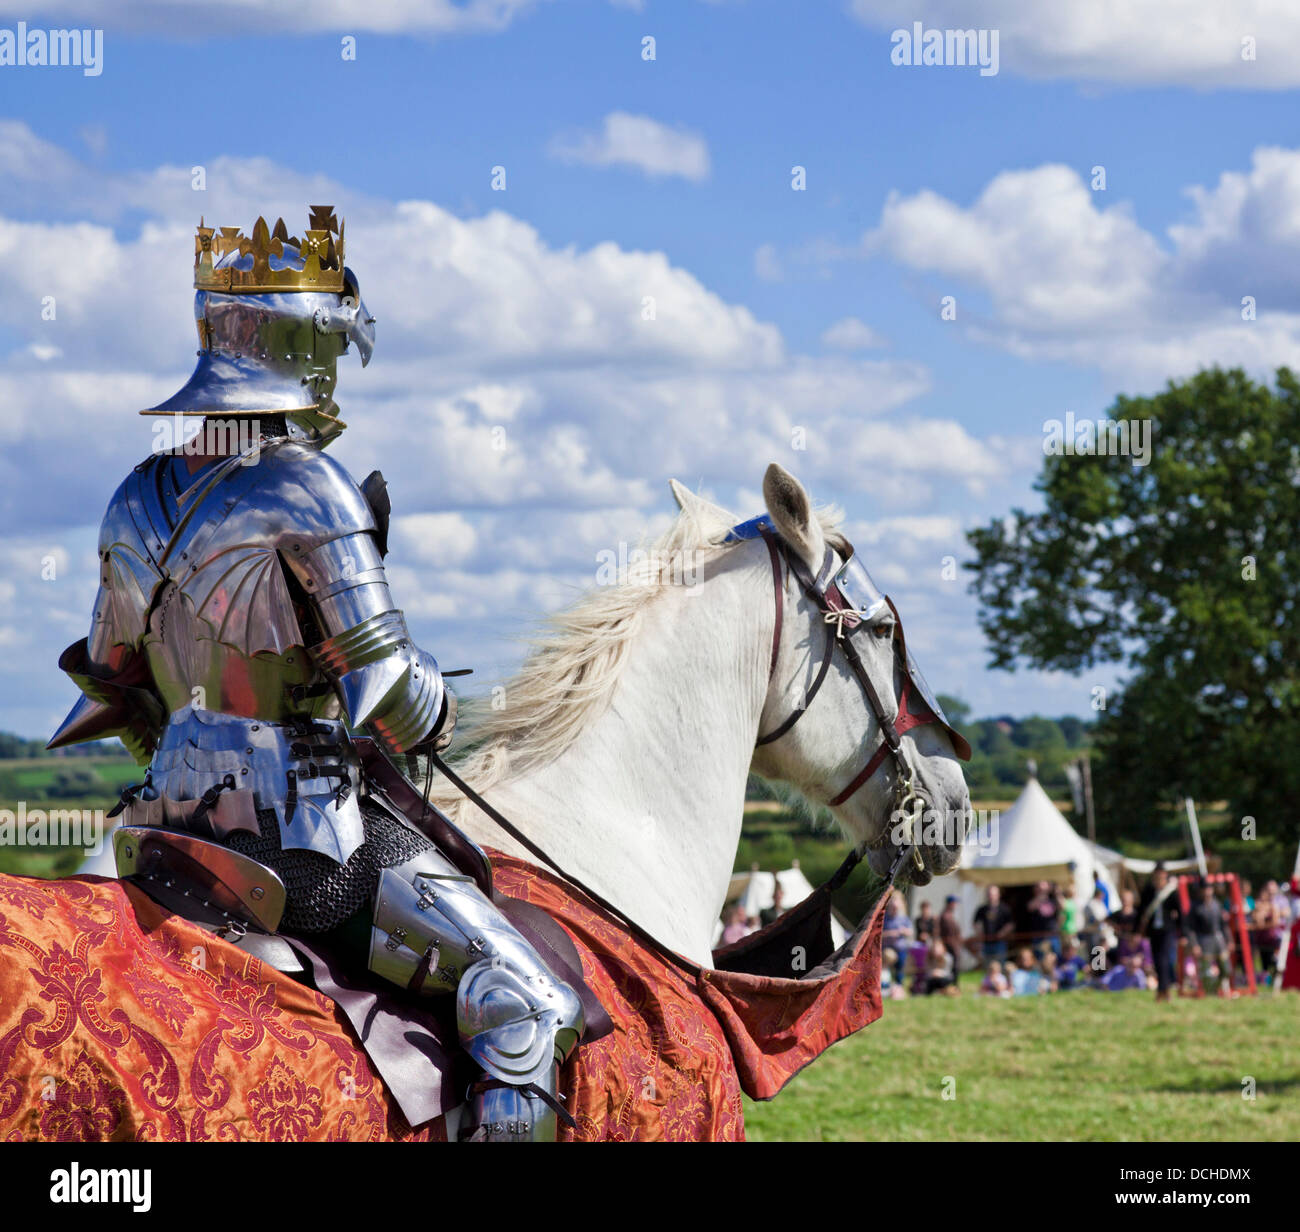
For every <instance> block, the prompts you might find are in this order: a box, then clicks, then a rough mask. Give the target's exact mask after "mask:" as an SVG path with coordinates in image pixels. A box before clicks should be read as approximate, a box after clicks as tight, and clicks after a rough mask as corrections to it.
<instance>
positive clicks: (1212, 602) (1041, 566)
mask: <svg viewBox="0 0 1300 1232" xmlns="http://www.w3.org/2000/svg"><path fill="white" fill-rule="evenodd" d="M1110 415H1111V416H1112V417H1113V418H1114V419H1116V420H1130V421H1132V420H1148V421H1150V424H1151V431H1152V438H1151V440H1152V452H1151V457H1150V463H1149V465H1146V466H1140V465H1135V464H1134V459H1132V458H1130V457H1125V456H1103V455H1093V456H1086V455H1073V456H1072V455H1064V456H1049V457H1048V458H1047V459H1046V462H1045V464H1044V467H1043V471H1042V474H1041V476H1040V477H1039V480H1038V482H1037V485H1036V487H1037V490H1038V491H1039V492H1041V493H1042V495H1043V505H1044V507H1043V509H1042V511H1041V512H1037V513H1026V512H1025V511H1024V510H1020V509H1017V510H1014V511H1013V512H1012V515H1011V516H1010V518H1008V519H1006V520H1002V519H997V520H994V521H992V522H990V523H989V524H988V525H987V526H985V527H981V528H978V529H976V530H974V531H972V532H970V534H969V538H970V542H971V544H972V546H973V547H974V549H975V552H976V559H975V560H974V561H973V562H971V563H970V564H969V565H968V566H967V568H969V569H972V570H973V571H974V574H975V577H974V581H973V583H972V590H973V591H974V592H975V593H976V594H977V595H978V597H979V599H980V604H981V611H980V624H981V626H982V628H983V630H984V632H985V634H986V636H987V638H988V641H989V646H990V651H991V663H992V665H993V666H995V667H1001V668H1006V669H1009V670H1011V669H1014V667H1015V666H1016V665H1017V664H1019V663H1025V664H1028V665H1031V666H1033V667H1036V668H1041V669H1047V670H1056V671H1069V672H1083V671H1086V670H1087V669H1088V668H1091V667H1095V666H1099V665H1103V664H1120V665H1123V667H1124V668H1126V669H1127V679H1126V681H1125V684H1124V686H1123V690H1122V693H1121V695H1120V696H1119V697H1118V698H1116V697H1115V696H1114V695H1112V696H1111V697H1110V699H1109V700H1108V702H1107V705H1106V708H1105V710H1104V711H1101V712H1100V713H1099V715H1098V719H1099V722H1098V725H1097V732H1096V736H1097V745H1098V750H1099V752H1100V754H1101V761H1100V763H1099V764H1098V765H1097V766H1096V767H1095V773H1094V787H1095V789H1096V793H1097V801H1098V808H1099V825H1100V823H1101V820H1102V819H1103V818H1105V820H1106V823H1107V827H1106V828H1107V829H1109V830H1111V831H1112V832H1113V833H1118V834H1140V833H1148V832H1150V830H1151V829H1152V826H1153V819H1156V818H1158V817H1162V816H1163V817H1171V816H1172V814H1171V813H1170V812H1169V810H1168V805H1169V804H1170V803H1172V802H1173V801H1175V800H1176V799H1177V798H1178V797H1179V796H1181V795H1184V794H1186V795H1191V796H1193V797H1196V798H1198V799H1200V800H1202V801H1210V800H1226V801H1227V802H1228V803H1229V806H1230V809H1231V811H1232V812H1233V814H1234V815H1235V816H1236V817H1238V818H1240V817H1243V816H1245V815H1247V814H1249V815H1250V816H1253V817H1254V818H1256V821H1257V824H1258V827H1259V840H1258V844H1257V845H1256V852H1257V862H1263V861H1264V860H1265V858H1266V859H1267V862H1268V864H1269V866H1270V867H1272V869H1273V872H1274V875H1276V874H1278V873H1280V872H1289V870H1290V867H1291V859H1292V857H1293V855H1294V852H1295V847H1296V840H1297V836H1298V835H1297V831H1298V825H1297V812H1296V808H1295V804H1294V802H1295V800H1296V799H1297V798H1298V797H1300V758H1297V757H1295V756H1294V753H1293V750H1294V749H1295V747H1296V746H1297V743H1300V623H1297V601H1300V534H1297V528H1298V527H1300V484H1298V483H1297V480H1298V479H1300V384H1298V383H1297V380H1296V378H1295V376H1294V375H1293V374H1292V373H1291V372H1290V371H1289V370H1288V369H1285V368H1283V369H1280V370H1279V371H1278V372H1277V375H1276V387H1275V388H1269V387H1268V386H1265V385H1259V384H1256V383H1254V382H1252V381H1251V380H1250V379H1249V378H1248V377H1247V376H1246V374H1245V373H1244V372H1242V371H1241V370H1239V369H1234V370H1232V371H1222V370H1219V369H1212V370H1209V371H1204V372H1201V373H1198V374H1197V375H1196V376H1194V377H1192V378H1191V379H1189V380H1187V381H1184V382H1181V383H1178V384H1174V383H1170V385H1169V386H1168V387H1167V388H1166V389H1165V390H1164V392H1162V393H1160V394H1157V395H1155V396H1153V397H1146V398H1127V397H1120V398H1118V399H1117V400H1116V403H1115V405H1114V407H1113V408H1112V409H1111V411H1110ZM1164 824H1165V826H1166V831H1167V832H1169V827H1170V826H1173V825H1174V824H1175V823H1174V822H1172V821H1170V822H1166V823H1164ZM1260 847H1263V848H1265V849H1266V850H1264V851H1260V850H1259V848H1260Z"/></svg>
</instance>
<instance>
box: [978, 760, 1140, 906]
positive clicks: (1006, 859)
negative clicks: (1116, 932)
mask: <svg viewBox="0 0 1300 1232" xmlns="http://www.w3.org/2000/svg"><path fill="white" fill-rule="evenodd" d="M971 838H972V840H973V841H968V842H967V845H966V848H965V850H964V851H963V853H962V860H961V867H960V868H959V869H958V870H957V876H958V877H960V878H961V879H962V880H963V881H968V882H973V883H974V884H976V885H1004V886H1006V885H1032V884H1033V883H1034V882H1035V881H1051V882H1055V883H1057V884H1062V883H1064V884H1072V885H1073V886H1074V898H1075V901H1076V902H1077V903H1080V904H1082V903H1085V902H1087V901H1088V899H1089V898H1091V897H1092V890H1093V873H1094V872H1096V873H1097V874H1098V875H1100V877H1101V880H1102V882H1103V884H1104V885H1105V886H1106V889H1107V891H1108V892H1109V893H1111V894H1114V895H1115V901H1116V902H1118V901H1119V896H1118V894H1117V893H1116V888H1115V883H1114V880H1113V879H1112V877H1111V875H1110V872H1109V870H1108V869H1107V868H1106V866H1105V864H1104V862H1103V861H1102V860H1101V859H1100V858H1098V857H1097V856H1095V855H1094V853H1093V851H1092V849H1091V848H1090V847H1089V846H1088V844H1087V843H1086V842H1084V840H1083V839H1081V838H1080V837H1079V836H1078V834H1076V833H1075V832H1074V828H1073V827H1072V826H1071V825H1070V823H1069V822H1068V821H1066V820H1065V818H1064V817H1063V816H1062V815H1061V812H1060V810H1059V809H1058V808H1057V807H1056V805H1055V804H1053V803H1052V801H1051V799H1050V798H1049V796H1048V794H1047V792H1045V791H1044V790H1043V789H1042V787H1041V785H1040V784H1039V782H1038V780H1037V779H1036V778H1031V779H1030V780H1029V782H1028V783H1026V784H1025V789H1024V791H1022V792H1021V793H1020V798H1019V799H1018V800H1017V801H1016V802H1015V804H1013V805H1012V806H1011V807H1010V808H1009V809H1007V811H1006V812H1005V813H1002V814H1001V815H1000V816H999V817H998V818H997V822H996V824H995V825H990V827H989V832H988V834H987V835H984V836H980V835H973V836H971ZM981 839H984V840H986V842H983V843H982V842H981Z"/></svg>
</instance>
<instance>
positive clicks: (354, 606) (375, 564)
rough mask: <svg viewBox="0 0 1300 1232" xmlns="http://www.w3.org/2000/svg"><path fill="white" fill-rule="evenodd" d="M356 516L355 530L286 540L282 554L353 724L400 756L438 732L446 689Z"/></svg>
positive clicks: (317, 654) (324, 666) (315, 650)
mask: <svg viewBox="0 0 1300 1232" xmlns="http://www.w3.org/2000/svg"><path fill="white" fill-rule="evenodd" d="M366 513H367V514H368V513H369V510H367V511H366ZM358 521H359V522H360V526H361V528H360V529H356V530H352V531H348V532H346V533H344V534H341V535H340V536H339V537H338V538H334V539H330V540H328V541H327V542H323V543H320V544H318V545H317V546H315V547H311V548H309V549H308V548H305V547H304V546H303V545H301V544H298V543H294V544H291V545H290V550H289V551H288V552H287V553H286V559H287V563H288V565H289V567H290V569H291V570H292V571H293V573H294V576H295V577H296V578H297V579H298V581H299V582H300V583H301V584H302V587H303V589H304V590H305V591H306V593H307V595H308V597H309V598H310V600H311V603H312V607H313V609H314V612H315V615H316V619H317V621H318V622H319V625H320V629H321V632H323V633H326V634H327V636H326V638H325V640H324V641H322V642H320V643H319V644H318V645H316V646H313V647H312V648H311V654H312V657H313V658H314V659H315V660H316V663H317V665H318V666H319V667H320V668H321V670H322V671H323V672H324V673H325V674H326V675H327V676H328V677H329V679H330V680H331V681H332V682H333V684H334V685H335V687H336V688H337V690H338V692H339V696H340V698H341V700H342V702H343V705H344V707H345V708H346V709H347V712H348V717H349V718H350V719H351V720H352V722H353V723H355V724H357V725H358V726H363V727H365V728H366V729H367V731H369V732H370V734H371V735H373V736H374V738H375V740H376V741H378V743H379V744H380V745H382V746H383V747H384V748H385V749H386V750H387V751H388V752H389V753H402V752H405V751H406V750H407V749H410V748H412V747H413V746H415V745H417V744H420V743H422V742H423V741H425V740H427V739H428V738H429V737H431V736H432V735H434V734H435V733H436V732H437V731H438V730H439V729H440V727H441V723H442V720H443V719H444V717H445V713H446V711H447V708H448V693H447V690H446V688H445V687H444V685H443V682H442V675H441V674H440V673H439V671H438V664H437V662H436V661H435V660H434V658H433V656H432V655H431V654H429V653H427V652H426V651H423V650H421V649H420V648H419V647H418V646H417V645H416V644H415V643H414V642H413V641H412V640H411V635H410V633H409V632H408V631H407V628H406V618H405V617H404V616H403V615H402V613H401V612H400V611H399V610H398V608H397V606H396V604H395V603H394V602H393V597H392V595H391V594H390V593H389V589H388V579H387V576H386V574H385V572H384V565H383V559H382V557H381V556H380V552H379V544H378V543H377V542H376V540H375V535H374V533H373V529H372V528H373V521H372V520H371V519H369V518H366V519H364V520H362V519H358ZM367 522H369V525H367V524H366V523H367Z"/></svg>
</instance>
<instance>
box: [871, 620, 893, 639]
mask: <svg viewBox="0 0 1300 1232" xmlns="http://www.w3.org/2000/svg"><path fill="white" fill-rule="evenodd" d="M871 632H872V633H874V634H875V635H876V636H877V637H889V636H891V635H892V634H893V632H894V622H893V621H892V620H882V621H880V622H879V623H878V624H875V625H872V627H871Z"/></svg>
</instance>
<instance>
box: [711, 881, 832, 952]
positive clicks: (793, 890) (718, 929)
mask: <svg viewBox="0 0 1300 1232" xmlns="http://www.w3.org/2000/svg"><path fill="white" fill-rule="evenodd" d="M778 881H780V883H781V906H782V907H784V908H786V910H789V909H790V908H791V907H793V906H794V905H795V903H801V902H803V900H804V899H805V898H807V897H808V895H809V894H811V893H812V892H813V885H812V882H811V881H809V880H808V878H807V877H805V876H804V875H803V870H802V869H800V867H799V862H798V861H797V860H796V861H795V864H794V867H793V868H787V869H784V870H783V871H782V872H779V873H760V872H759V871H758V869H753V870H751V871H750V872H748V873H736V874H734V875H733V876H732V878H731V886H730V887H729V889H728V892H727V902H728V903H730V902H732V901H733V900H735V899H738V900H739V902H740V905H741V907H743V908H744V911H745V914H746V915H747V916H749V917H750V918H751V919H754V920H756V919H758V914H759V912H760V911H764V910H766V909H767V908H768V907H770V906H771V905H772V899H773V896H774V893H775V890H776V883H777V882H778ZM722 927H723V926H722V921H721V920H719V921H718V922H717V924H716V926H715V927H714V930H713V932H714V937H713V944H714V945H717V943H718V938H719V937H721V936H722ZM848 935H849V934H848V930H847V929H845V927H844V926H843V925H842V924H841V923H840V921H839V920H838V919H837V918H836V916H835V915H834V914H833V913H832V915H831V940H832V941H833V942H834V943H835V947H836V948H837V949H838V948H839V947H840V946H842V945H843V944H844V942H845V941H846V940H847V939H848Z"/></svg>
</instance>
